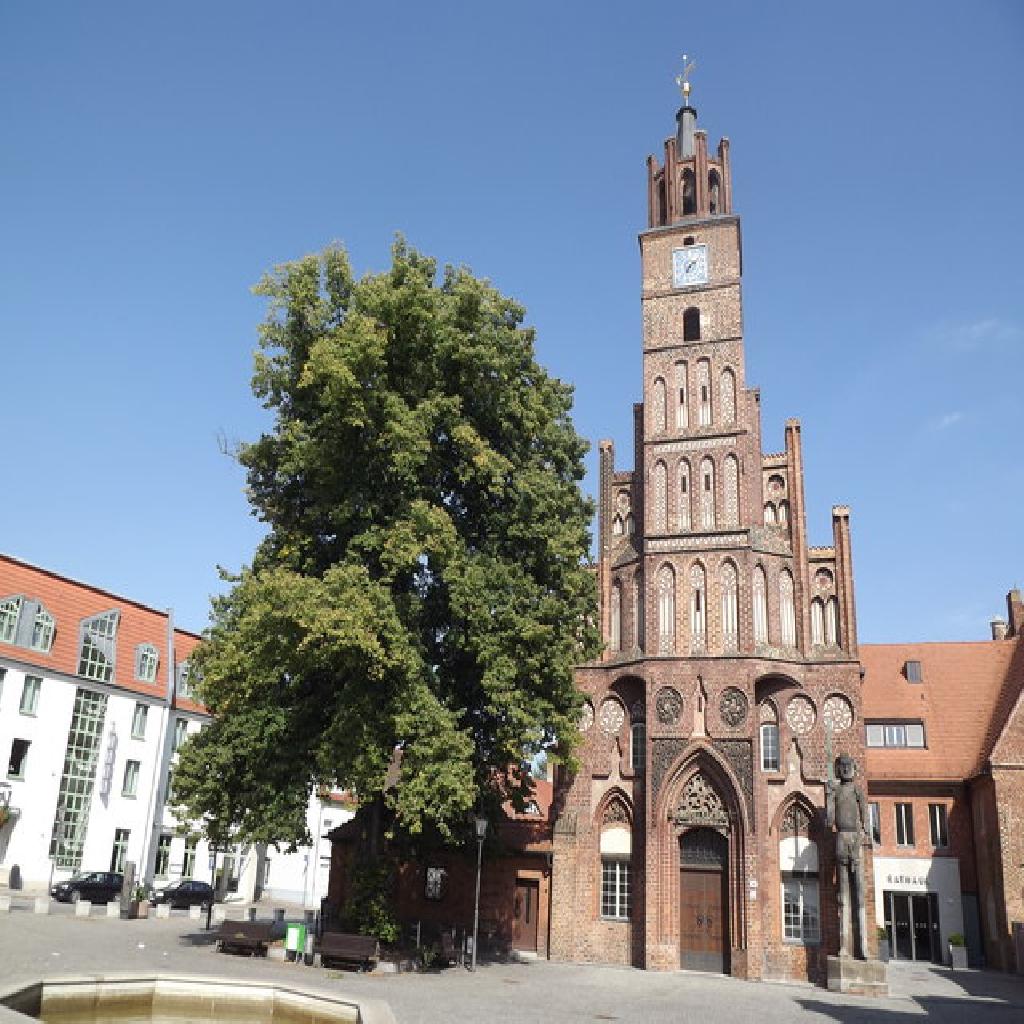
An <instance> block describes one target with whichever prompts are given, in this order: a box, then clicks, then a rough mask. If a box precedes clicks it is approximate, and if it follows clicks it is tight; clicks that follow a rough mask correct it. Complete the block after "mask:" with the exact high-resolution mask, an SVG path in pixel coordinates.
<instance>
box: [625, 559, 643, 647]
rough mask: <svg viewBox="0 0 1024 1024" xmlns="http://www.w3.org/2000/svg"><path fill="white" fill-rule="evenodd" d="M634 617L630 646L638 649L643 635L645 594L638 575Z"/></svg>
mask: <svg viewBox="0 0 1024 1024" xmlns="http://www.w3.org/2000/svg"><path fill="white" fill-rule="evenodd" d="M632 611H633V618H632V620H631V623H630V637H629V638H630V646H631V647H632V649H633V650H636V649H637V648H638V647H639V646H640V637H641V636H642V635H643V626H642V623H643V614H644V605H643V595H642V593H641V590H640V581H639V580H638V579H637V577H636V576H634V577H633V602H632Z"/></svg>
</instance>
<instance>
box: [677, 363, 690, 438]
mask: <svg viewBox="0 0 1024 1024" xmlns="http://www.w3.org/2000/svg"><path fill="white" fill-rule="evenodd" d="M689 425H690V411H689V409H688V408H687V402H686V363H684V362H678V363H676V427H677V428H678V429H679V430H685V429H686V428H687V427H688V426H689Z"/></svg>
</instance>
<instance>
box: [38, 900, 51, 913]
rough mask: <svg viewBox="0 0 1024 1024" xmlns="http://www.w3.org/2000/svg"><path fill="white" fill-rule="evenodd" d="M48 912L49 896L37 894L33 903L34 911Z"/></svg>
mask: <svg viewBox="0 0 1024 1024" xmlns="http://www.w3.org/2000/svg"><path fill="white" fill-rule="evenodd" d="M49 912H50V897H49V896H37V897H36V904H35V913H37V914H48V913H49Z"/></svg>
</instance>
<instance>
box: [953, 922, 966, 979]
mask: <svg viewBox="0 0 1024 1024" xmlns="http://www.w3.org/2000/svg"><path fill="white" fill-rule="evenodd" d="M949 965H950V967H952V968H953V970H954V971H962V970H964V969H965V968H966V967H967V941H966V940H965V939H964V937H963V935H962V934H961V933H960V932H953V934H952V935H950V937H949Z"/></svg>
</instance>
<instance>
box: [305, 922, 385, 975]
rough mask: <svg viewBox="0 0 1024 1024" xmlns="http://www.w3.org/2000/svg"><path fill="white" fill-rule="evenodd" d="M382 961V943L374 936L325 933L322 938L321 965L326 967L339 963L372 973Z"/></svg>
mask: <svg viewBox="0 0 1024 1024" xmlns="http://www.w3.org/2000/svg"><path fill="white" fill-rule="evenodd" d="M379 959H380V943H379V942H378V941H377V940H376V938H374V937H373V936H372V935H347V934H346V933H345V932H324V933H323V935H322V936H321V937H320V964H321V966H322V967H326V966H327V965H328V964H330V963H333V962H337V963H343V964H355V965H356V966H357V967H359V968H360V969H361V970H367V971H372V970H373V968H374V967H375V966H376V964H377V961H378V960H379Z"/></svg>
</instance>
